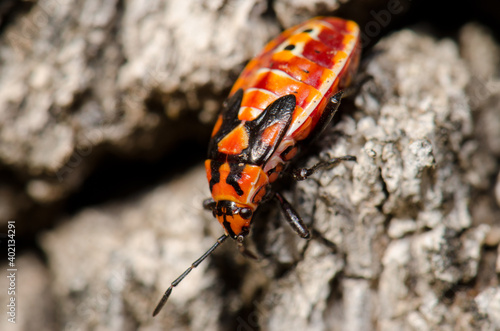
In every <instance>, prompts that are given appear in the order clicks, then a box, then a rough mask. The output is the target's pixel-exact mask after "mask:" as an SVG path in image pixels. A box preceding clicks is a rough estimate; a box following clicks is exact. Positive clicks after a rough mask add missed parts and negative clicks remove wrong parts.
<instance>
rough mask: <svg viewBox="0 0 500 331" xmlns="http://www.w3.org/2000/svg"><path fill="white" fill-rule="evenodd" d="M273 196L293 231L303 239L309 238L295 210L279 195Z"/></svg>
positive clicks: (307, 231) (305, 227) (309, 235)
mask: <svg viewBox="0 0 500 331" xmlns="http://www.w3.org/2000/svg"><path fill="white" fill-rule="evenodd" d="M274 196H275V197H276V199H278V202H279V203H280V206H281V209H282V210H283V213H284V214H285V218H286V220H287V221H288V223H289V224H290V225H291V227H292V228H293V230H294V231H295V232H297V234H298V235H299V236H300V237H302V238H304V239H309V238H311V234H310V233H309V230H308V229H307V226H306V225H305V224H304V221H302V219H301V218H300V216H299V214H298V213H297V212H296V211H295V209H293V207H292V205H291V204H290V203H289V202H288V201H286V199H285V198H284V197H283V196H282V195H281V194H280V193H277V192H276V193H275V195H274Z"/></svg>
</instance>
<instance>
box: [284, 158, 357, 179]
mask: <svg viewBox="0 0 500 331" xmlns="http://www.w3.org/2000/svg"><path fill="white" fill-rule="evenodd" d="M342 161H356V157H355V156H353V155H345V156H341V157H336V158H333V159H331V160H328V161H321V162H318V163H316V164H315V165H313V166H312V167H310V168H298V169H295V170H293V171H292V177H293V179H295V180H304V179H306V178H309V177H310V176H311V175H313V174H314V173H315V172H316V171H318V170H319V169H328V168H333V167H335V166H337V165H338V164H339V163H340V162H342Z"/></svg>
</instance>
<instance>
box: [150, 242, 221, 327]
mask: <svg viewBox="0 0 500 331" xmlns="http://www.w3.org/2000/svg"><path fill="white" fill-rule="evenodd" d="M228 236H229V235H227V234H224V235H222V236H220V238H219V239H217V242H216V243H215V244H214V245H213V246H212V247H210V249H209V250H208V251H206V252H205V254H203V255H202V256H201V257H200V258H199V259H198V260H196V261H194V262H193V264H192V265H191V266H190V267H189V268H187V269H186V271H184V272H183V273H182V274H181V275H180V276H179V277H177V279H176V280H174V281H173V282H172V284H170V287H169V288H168V289H167V290H166V291H165V294H163V297H162V298H161V300H160V302H158V305H157V306H156V308H155V310H154V312H153V317H154V316H156V315H158V313H159V312H160V310H161V309H162V308H163V306H164V305H165V303H166V302H167V299H168V297H169V296H170V293H172V289H173V288H174V287H175V286H177V285H179V283H180V282H181V281H182V280H183V279H184V277H186V276H187V275H188V274H189V273H190V272H191V270H193V269H194V268H196V267H197V266H198V265H200V263H201V262H203V260H205V259H206V258H207V257H208V256H209V255H210V254H212V252H213V251H214V250H215V249H216V248H217V247H219V245H220V244H222V243H223V242H224V240H226V239H227V237H228Z"/></svg>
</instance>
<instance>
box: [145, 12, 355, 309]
mask: <svg viewBox="0 0 500 331" xmlns="http://www.w3.org/2000/svg"><path fill="white" fill-rule="evenodd" d="M359 56H360V41H359V27H358V25H357V24H356V23H354V22H352V21H348V20H344V19H340V18H335V17H318V18H314V19H311V20H309V21H306V22H304V23H302V24H300V25H297V26H295V27H292V28H290V29H288V30H286V31H284V32H283V33H282V34H281V35H279V36H278V37H277V38H276V39H274V40H272V41H271V42H269V43H268V44H267V45H266V47H265V48H264V49H263V51H262V52H261V53H260V54H259V55H258V56H257V57H255V58H254V59H253V60H251V61H250V62H249V63H248V64H247V66H246V67H245V69H244V70H243V72H242V73H241V75H240V77H239V78H238V80H237V81H236V83H235V84H234V86H233V88H232V90H231V92H230V93H229V97H228V99H227V101H226V102H225V104H224V107H223V109H222V112H221V114H220V115H219V117H218V119H217V122H216V123H215V127H214V129H213V132H212V137H211V140H210V144H209V148H208V158H207V160H206V161H205V168H206V172H207V178H208V182H209V185H210V192H211V193H212V198H211V199H208V200H206V201H205V202H204V207H205V208H206V209H209V210H211V211H212V213H213V215H214V217H216V218H217V220H218V221H219V222H220V224H221V225H222V227H223V228H224V235H222V236H221V237H220V238H219V239H218V240H217V242H216V243H215V244H214V245H213V246H212V247H211V248H210V249H209V250H208V251H207V252H206V253H205V254H203V255H202V256H201V257H200V258H199V259H198V260H196V261H195V262H194V263H193V264H192V265H191V267H189V268H188V269H187V270H186V271H185V272H184V273H183V274H182V275H180V276H179V277H178V278H177V279H176V280H174V281H173V282H172V284H171V285H170V287H169V288H168V289H167V291H166V292H165V294H164V296H163V297H162V299H161V300H160V302H159V303H158V306H157V307H156V309H155V311H154V312H153V316H155V315H156V314H158V312H159V311H160V310H161V308H162V307H163V305H164V304H165V302H166V301H167V299H168V297H169V295H170V293H171V292H172V289H173V288H174V287H175V286H177V285H178V284H179V283H180V282H181V281H182V279H184V277H186V275H187V274H188V273H189V272H191V270H193V269H194V268H196V267H197V266H198V265H199V264H200V263H201V262H202V261H203V260H204V259H205V258H206V257H207V256H209V255H210V254H211V253H212V252H213V251H214V250H215V249H216V248H217V247H218V246H219V245H220V244H221V243H222V242H224V240H226V239H227V238H228V237H231V238H233V239H235V240H237V241H238V244H239V245H241V244H242V242H243V239H244V238H245V236H246V235H248V233H249V230H250V224H251V222H252V216H253V213H254V212H255V210H256V209H257V207H258V206H259V204H261V203H262V202H264V201H267V200H269V199H271V198H275V199H276V200H277V201H278V202H279V204H280V206H281V208H282V210H283V212H284V214H285V216H286V219H287V221H288V222H289V223H290V225H291V226H292V228H293V229H294V230H295V231H296V232H297V233H298V234H299V236H301V237H302V238H306V239H308V238H310V233H309V230H308V229H307V227H306V226H305V225H304V223H303V222H302V220H301V218H300V216H299V215H298V214H297V212H296V211H295V210H294V209H293V208H292V206H291V205H290V203H288V202H287V201H286V200H285V198H284V197H283V196H282V195H281V194H280V193H278V192H273V191H272V189H271V184H272V183H273V182H274V181H275V180H276V179H277V178H278V177H279V175H280V173H281V172H282V171H283V170H284V169H285V166H286V165H287V164H288V163H289V162H290V160H292V159H293V158H294V156H295V155H297V153H298V151H299V149H300V148H302V147H303V146H304V145H306V143H307V142H309V141H310V140H312V139H313V138H315V137H316V136H317V135H319V134H320V133H321V132H322V131H323V130H324V128H325V127H326V126H327V125H328V124H329V123H330V121H331V119H332V117H333V116H334V114H335V112H336V111H337V109H338V107H339V105H340V99H341V98H342V94H343V90H344V89H345V88H347V86H348V85H349V83H350V81H351V79H352V76H353V75H354V73H355V72H356V70H357V66H358V62H359ZM344 160H355V157H353V156H344V157H340V158H335V159H332V160H330V161H326V162H321V163H318V164H317V165H315V166H313V167H311V168H304V169H298V170H296V171H294V172H293V177H294V178H295V179H297V180H302V179H305V178H307V177H309V176H310V175H312V174H313V173H314V172H315V171H316V170H317V169H319V168H323V167H328V166H332V165H335V164H336V163H338V162H340V161H344ZM240 247H241V246H240Z"/></svg>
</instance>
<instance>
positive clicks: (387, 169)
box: [0, 0, 500, 330]
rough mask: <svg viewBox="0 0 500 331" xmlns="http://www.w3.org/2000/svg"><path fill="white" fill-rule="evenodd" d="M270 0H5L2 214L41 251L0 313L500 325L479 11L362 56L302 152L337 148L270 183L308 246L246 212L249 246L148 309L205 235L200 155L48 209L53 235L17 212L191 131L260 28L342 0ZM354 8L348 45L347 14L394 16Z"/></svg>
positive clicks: (267, 323) (423, 326)
mask: <svg viewBox="0 0 500 331" xmlns="http://www.w3.org/2000/svg"><path fill="white" fill-rule="evenodd" d="M268 5H269V3H268V2H266V1H258V0H255V1H228V2H227V1H195V0H189V1H188V0H184V1H152V2H142V1H133V0H130V1H124V2H118V1H106V2H100V1H93V0H88V1H85V2H78V1H72V0H65V1H60V0H47V1H39V2H34V3H32V4H30V5H29V6H26V7H16V6H15V5H12V7H13V8H16V11H14V12H11V13H14V14H15V17H8V18H9V20H8V21H9V22H8V23H6V25H5V26H4V28H3V31H2V35H1V36H0V56H1V63H2V64H1V68H0V142H1V143H0V162H1V168H2V173H1V174H0V175H1V180H2V182H3V184H2V185H0V211H2V212H0V222H2V224H5V223H6V222H7V221H8V220H12V219H14V220H16V224H17V226H18V227H19V228H20V229H21V230H23V229H24V231H27V232H28V231H29V229H30V228H35V229H37V231H39V230H40V229H42V230H43V232H42V233H39V234H37V235H36V239H37V245H39V249H40V250H41V252H42V253H43V254H44V255H45V257H46V261H47V262H46V263H44V262H43V261H42V259H41V258H40V257H39V256H38V255H35V254H33V250H35V247H34V246H30V247H28V249H27V252H26V253H23V254H19V255H18V258H17V264H18V266H19V272H18V274H19V279H18V282H19V283H18V284H19V293H18V302H19V306H18V309H19V310H18V316H19V320H18V324H17V325H16V326H15V327H17V328H18V329H19V330H32V329H38V330H54V329H64V330H134V329H141V330H219V329H222V330H234V329H237V330H259V329H260V330H471V329H474V330H475V329H477V330H496V329H500V288H499V285H498V279H499V273H500V257H499V256H500V251H499V250H500V248H499V247H500V246H499V242H500V224H499V220H500V207H499V206H500V171H499V169H500V167H499V159H500V114H499V111H498V109H499V107H500V78H499V72H498V69H497V68H498V66H499V64H500V46H499V45H498V42H497V41H495V39H494V38H493V36H492V33H491V32H490V31H489V30H488V29H487V28H485V27H484V26H482V25H480V24H478V23H468V24H466V25H465V26H463V27H462V28H461V30H460V31H458V36H459V37H458V38H457V39H456V40H455V39H449V38H442V39H438V38H437V37H436V36H435V35H433V34H432V33H430V32H428V31H427V32H424V31H423V30H422V29H419V28H418V27H415V26H410V27H405V28H403V29H400V30H398V31H394V32H393V33H392V34H391V35H386V36H384V37H383V38H382V39H381V40H380V41H379V42H378V43H377V44H376V45H375V46H374V47H373V48H370V49H365V50H364V51H365V52H364V60H363V66H362V68H361V70H360V71H361V72H362V74H363V75H364V76H365V79H363V80H362V83H360V87H359V91H358V92H357V93H356V95H355V97H353V98H352V99H351V100H345V101H344V102H343V104H342V106H341V111H340V112H339V116H338V123H337V124H336V125H335V126H332V127H331V128H330V129H329V130H327V132H325V133H324V135H323V137H322V139H321V140H320V141H319V142H317V143H316V144H315V146H313V147H312V148H311V151H314V153H311V154H310V155H308V156H307V157H306V158H305V159H303V162H304V163H303V164H306V165H312V164H314V163H316V162H318V161H319V160H322V159H326V158H329V157H333V156H340V155H346V154H351V155H355V156H357V162H356V163H353V162H350V163H349V162H345V163H342V164H341V165H339V166H337V167H336V168H334V169H328V170H324V171H322V172H321V173H318V174H316V175H315V176H313V178H312V179H309V180H306V181H302V182H298V183H296V184H292V185H291V186H290V187H287V188H286V189H285V191H284V194H285V195H286V196H287V197H288V198H289V200H292V201H293V202H294V206H295V207H296V208H297V210H298V211H299V212H300V214H301V215H302V216H303V218H304V220H305V221H306V223H307V224H308V226H309V227H310V228H313V229H314V230H315V232H317V238H316V239H313V240H311V241H304V240H302V239H300V238H298V237H297V236H296V234H295V233H294V232H293V231H292V230H291V229H289V228H288V225H287V224H286V222H285V221H284V220H283V219H282V216H281V215H280V214H279V212H278V211H277V208H274V207H275V206H274V205H272V204H270V205H268V206H265V207H264V208H263V210H262V211H261V212H260V213H259V214H258V215H257V217H256V219H255V224H254V229H253V235H252V238H251V242H249V243H248V244H249V245H250V246H251V247H252V249H254V250H256V251H257V252H258V254H259V255H260V256H261V257H262V259H261V260H260V261H253V260H249V259H246V258H244V257H243V256H241V255H240V254H239V253H238V252H237V250H236V249H235V248H234V244H232V243H230V242H228V243H225V244H224V246H223V247H221V248H220V249H219V250H218V251H216V252H215V253H214V254H213V256H212V257H211V258H209V259H208V260H207V261H206V262H205V263H203V264H202V265H200V266H199V267H198V268H197V269H196V270H195V271H193V272H192V273H191V274H190V275H189V277H188V278H186V280H185V281H184V282H183V283H182V284H181V285H180V286H178V287H177V288H175V290H174V292H173V294H172V296H171V298H170V299H169V302H168V303H167V305H166V306H165V308H164V310H163V311H162V312H161V314H160V315H159V316H157V317H156V318H152V317H151V312H152V309H153V308H154V306H155V304H156V303H157V300H158V299H159V298H160V296H161V294H162V292H163V291H164V290H165V289H166V288H167V287H168V286H169V284H170V282H171V281H172V280H173V279H175V278H176V277H177V276H178V275H179V274H180V273H182V272H183V271H184V270H185V269H186V268H187V267H188V266H189V265H190V264H191V263H192V262H193V261H194V260H195V259H197V258H198V257H199V256H200V255H201V254H202V253H203V252H204V251H205V250H206V249H207V248H208V247H210V246H211V245H212V244H213V243H214V242H215V240H216V238H218V237H219V236H220V234H221V233H222V229H221V228H220V226H219V224H218V223H217V222H216V221H215V220H213V219H212V217H211V215H210V213H207V212H205V211H203V210H202V208H201V202H202V201H203V199H204V198H206V197H208V195H209V192H208V188H207V183H206V178H205V173H204V169H203V166H202V164H200V165H198V166H195V167H194V168H192V169H188V170H186V171H185V172H183V173H180V174H176V176H175V177H172V178H173V179H170V180H167V181H163V182H159V183H158V184H157V185H155V186H154V187H150V188H148V189H146V190H144V191H141V192H136V194H134V196H133V197H127V198H124V199H122V200H118V201H108V202H105V203H102V204H99V205H94V206H90V207H86V208H84V209H82V210H80V211H78V212H77V213H76V214H75V215H72V216H60V214H59V216H58V217H57V218H56V221H57V222H54V220H52V219H49V220H48V221H47V222H51V223H50V224H51V225H52V227H53V228H52V229H48V228H44V225H40V224H35V223H36V221H37V218H36V215H37V214H34V213H35V212H39V211H44V210H46V209H50V210H52V211H53V212H52V214H51V215H53V214H57V211H58V210H62V209H61V208H62V207H61V206H62V205H63V203H64V201H65V199H67V198H68V197H69V196H71V194H72V192H73V191H74V190H77V189H78V188H79V187H81V185H82V183H83V182H84V181H85V178H87V176H88V175H89V174H91V173H92V172H93V171H94V170H95V169H96V168H99V167H100V166H101V163H100V162H101V160H102V157H103V155H107V154H110V153H115V154H123V155H127V156H128V157H129V158H143V157H144V154H145V153H148V154H152V155H153V156H158V155H162V154H164V153H168V151H169V148H171V147H172V146H173V145H175V144H177V143H179V142H180V141H182V139H183V138H185V137H186V136H187V135H195V134H197V133H198V131H200V128H202V127H206V129H205V131H206V132H209V131H208V130H209V127H210V122H211V121H212V120H213V118H214V115H215V113H216V112H217V111H218V109H219V107H220V103H221V100H222V98H223V95H224V93H225V92H226V91H227V88H228V87H230V85H231V83H232V79H234V76H235V75H236V74H237V73H238V71H239V70H240V69H241V68H242V65H243V64H244V62H245V60H247V59H249V58H250V57H251V56H252V55H253V54H255V53H256V52H257V51H258V50H259V49H260V48H261V47H262V45H263V44H264V42H265V41H266V40H268V39H270V38H271V37H272V36H274V35H276V34H277V33H278V32H279V30H280V25H279V24H278V22H281V23H282V24H283V25H284V26H290V25H292V24H295V23H298V21H300V20H302V19H303V18H307V17H312V16H314V15H317V14H328V13H330V14H331V13H332V11H334V10H336V9H338V8H340V9H342V6H341V5H340V4H339V2H336V1H275V2H271V5H272V6H273V9H274V11H275V12H274V14H273V12H272V11H270V10H269V8H268ZM372 5H373V7H369V5H367V4H363V3H361V2H358V1H350V2H349V3H347V4H346V5H345V6H346V7H345V8H346V9H345V10H346V12H350V11H352V8H354V7H355V8H357V10H359V11H362V12H363V13H365V14H363V15H361V14H360V16H359V17H358V18H359V23H360V24H361V27H362V30H363V31H364V37H365V39H364V43H365V44H367V43H370V42H373V41H374V40H375V38H378V37H379V35H377V36H375V35H372V34H371V32H370V31H372V32H373V30H366V29H365V27H368V26H369V23H370V22H372V23H373V22H375V23H377V22H378V21H377V20H376V19H375V18H374V17H372V18H368V19H367V18H366V13H369V12H370V10H373V9H372V8H385V9H384V10H386V11H387V13H389V15H395V16H397V15H398V14H399V13H400V12H398V13H396V12H394V13H393V12H391V10H392V9H391V8H393V7H390V6H392V5H390V4H385V3H384V2H383V1H382V2H380V3H378V4H377V6H375V4H372ZM349 6H351V7H349ZM349 8H351V9H349ZM410 10H411V9H410ZM333 13H334V14H335V12H333ZM274 15H276V17H274ZM401 15H402V14H401ZM3 18H5V17H3ZM354 18H355V19H356V17H354ZM372 26H374V24H372ZM379 28H380V30H379V32H380V33H382V27H381V26H380V22H379ZM201 131H203V130H201ZM172 162H177V160H172ZM132 175H133V176H139V177H140V176H141V175H142V174H131V176H132ZM10 177H14V178H15V179H12V178H10ZM492 179H493V182H492ZM124 180H126V179H124ZM495 182H496V186H495ZM103 185H106V183H103ZM54 210H55V212H54ZM29 211H31V213H30V212H29ZM2 263H4V261H2ZM6 269H7V267H6V265H5V264H3V267H2V270H6ZM2 278H5V277H2ZM4 281H5V280H4ZM0 286H1V288H2V289H5V288H7V287H8V286H7V284H4V283H2V282H0ZM6 300H8V297H7V294H6V293H5V291H3V290H2V291H0V302H6ZM13 327H14V326H13V325H12V324H10V323H8V322H7V321H6V320H5V319H1V320H0V329H2V330H11V329H13ZM13 330H14V329H13Z"/></svg>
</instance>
